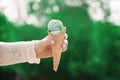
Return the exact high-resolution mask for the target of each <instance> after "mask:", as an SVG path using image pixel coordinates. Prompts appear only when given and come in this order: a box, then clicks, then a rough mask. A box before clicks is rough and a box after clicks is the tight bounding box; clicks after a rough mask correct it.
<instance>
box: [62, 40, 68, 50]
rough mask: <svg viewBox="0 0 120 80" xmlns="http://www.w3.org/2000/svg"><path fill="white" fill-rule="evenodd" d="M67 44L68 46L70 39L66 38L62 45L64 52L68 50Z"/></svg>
mask: <svg viewBox="0 0 120 80" xmlns="http://www.w3.org/2000/svg"><path fill="white" fill-rule="evenodd" d="M67 46H68V41H67V40H66V39H65V40H64V43H63V45H62V49H63V52H65V51H66V50H67Z"/></svg>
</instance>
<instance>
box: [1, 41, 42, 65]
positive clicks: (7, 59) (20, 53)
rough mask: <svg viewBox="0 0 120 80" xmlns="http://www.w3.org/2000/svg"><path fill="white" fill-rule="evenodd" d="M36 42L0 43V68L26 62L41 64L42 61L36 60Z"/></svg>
mask: <svg viewBox="0 0 120 80" xmlns="http://www.w3.org/2000/svg"><path fill="white" fill-rule="evenodd" d="M34 42H35V41H26V42H24V41H23V42H13V43H6V42H0V66H6V65H12V64H17V63H25V62H28V63H37V64H39V63H40V59H38V58H36V53H35V49H34Z"/></svg>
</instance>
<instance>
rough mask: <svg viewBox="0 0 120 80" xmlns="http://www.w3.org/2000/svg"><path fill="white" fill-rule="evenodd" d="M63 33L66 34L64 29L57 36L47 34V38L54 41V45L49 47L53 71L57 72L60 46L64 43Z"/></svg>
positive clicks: (60, 51)
mask: <svg viewBox="0 0 120 80" xmlns="http://www.w3.org/2000/svg"><path fill="white" fill-rule="evenodd" d="M65 32H66V28H63V30H62V31H61V32H60V33H59V34H58V35H53V34H51V33H50V32H48V34H49V37H50V38H51V39H53V40H54V41H55V44H53V45H51V48H52V55H53V70H54V71H57V69H58V66H59V63H60V58H61V53H62V44H63V43H64V36H65Z"/></svg>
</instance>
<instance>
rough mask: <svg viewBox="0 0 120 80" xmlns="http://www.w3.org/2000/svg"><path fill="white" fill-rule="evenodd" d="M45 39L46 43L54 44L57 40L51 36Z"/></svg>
mask: <svg viewBox="0 0 120 80" xmlns="http://www.w3.org/2000/svg"><path fill="white" fill-rule="evenodd" d="M43 41H44V43H45V44H46V45H53V44H54V43H55V41H54V40H52V39H50V38H44V39H43Z"/></svg>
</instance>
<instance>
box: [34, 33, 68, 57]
mask: <svg viewBox="0 0 120 80" xmlns="http://www.w3.org/2000/svg"><path fill="white" fill-rule="evenodd" d="M67 37H68V36H67V34H65V38H64V43H63V44H62V45H61V48H62V51H63V52H64V51H66V50H67V46H68V41H67ZM54 43H55V42H54V40H52V39H50V38H49V37H48V36H46V37H45V38H44V39H42V40H40V41H39V42H36V43H35V51H36V57H37V58H48V57H52V49H51V45H53V44H54Z"/></svg>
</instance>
